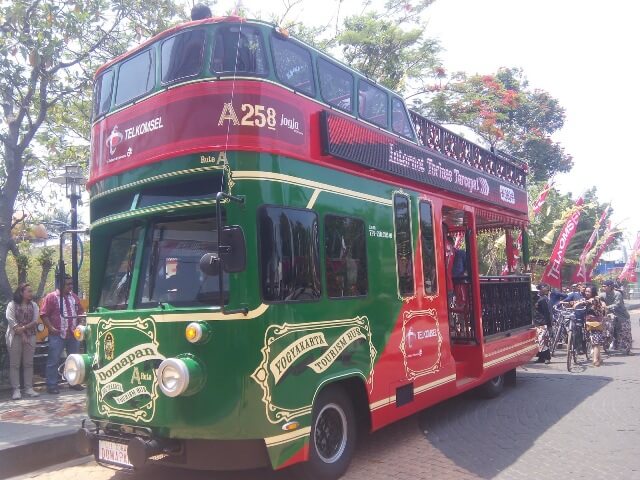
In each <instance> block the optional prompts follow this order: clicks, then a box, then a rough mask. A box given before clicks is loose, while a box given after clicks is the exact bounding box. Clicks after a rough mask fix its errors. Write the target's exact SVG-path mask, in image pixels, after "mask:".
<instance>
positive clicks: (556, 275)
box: [540, 197, 584, 288]
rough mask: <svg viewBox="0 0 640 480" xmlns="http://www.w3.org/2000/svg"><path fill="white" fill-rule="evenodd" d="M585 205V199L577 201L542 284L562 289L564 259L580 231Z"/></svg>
mask: <svg viewBox="0 0 640 480" xmlns="http://www.w3.org/2000/svg"><path fill="white" fill-rule="evenodd" d="M583 204H584V199H583V198H582V197H580V198H578V200H576V204H575V206H574V207H573V211H572V212H571V214H570V215H569V218H567V220H566V222H565V223H564V226H563V227H562V229H561V230H560V235H559V236H558V240H556V244H555V246H554V247H553V253H552V254H551V257H550V258H549V263H547V267H546V268H545V269H544V273H543V274H542V278H541V279H540V280H541V281H542V282H544V283H548V284H549V285H551V286H552V287H556V288H562V273H561V270H562V265H563V264H564V257H565V254H566V253H567V248H568V247H569V243H571V239H572V238H573V236H574V235H575V233H576V230H577V229H578V221H579V220H580V214H581V213H582V205H583Z"/></svg>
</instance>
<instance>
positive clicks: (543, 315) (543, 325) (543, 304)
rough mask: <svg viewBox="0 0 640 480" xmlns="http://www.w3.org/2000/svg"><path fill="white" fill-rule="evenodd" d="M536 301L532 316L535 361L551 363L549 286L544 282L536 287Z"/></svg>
mask: <svg viewBox="0 0 640 480" xmlns="http://www.w3.org/2000/svg"><path fill="white" fill-rule="evenodd" d="M536 288H537V289H538V301H537V302H536V309H535V312H534V316H533V323H534V325H535V327H536V332H537V334H538V360H537V361H536V363H545V364H547V365H548V364H550V363H551V350H550V346H551V334H550V332H551V324H552V315H551V305H550V304H549V292H550V291H551V287H549V285H548V284H546V283H541V284H539V285H538V286H537V287H536Z"/></svg>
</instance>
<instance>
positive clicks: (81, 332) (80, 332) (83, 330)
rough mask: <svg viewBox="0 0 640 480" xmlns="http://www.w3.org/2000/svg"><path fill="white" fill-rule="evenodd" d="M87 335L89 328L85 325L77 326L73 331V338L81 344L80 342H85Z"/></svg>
mask: <svg viewBox="0 0 640 480" xmlns="http://www.w3.org/2000/svg"><path fill="white" fill-rule="evenodd" d="M88 335H89V327H87V326H86V325H78V326H77V327H76V328H75V330H74V331H73V337H74V338H75V339H76V340H78V341H79V342H81V341H82V340H86V339H87V336H88Z"/></svg>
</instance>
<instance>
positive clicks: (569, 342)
mask: <svg viewBox="0 0 640 480" xmlns="http://www.w3.org/2000/svg"><path fill="white" fill-rule="evenodd" d="M573 349H574V347H573V332H572V331H569V333H568V334H567V371H569V372H571V360H573Z"/></svg>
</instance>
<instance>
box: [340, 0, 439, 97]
mask: <svg viewBox="0 0 640 480" xmlns="http://www.w3.org/2000/svg"><path fill="white" fill-rule="evenodd" d="M431 3H433V0H422V1H417V2H415V1H413V2H412V1H409V0H390V1H387V2H386V4H385V7H384V11H383V12H378V11H374V10H370V11H367V12H366V13H362V14H360V15H354V16H350V17H347V18H346V19H345V20H344V25H343V30H342V31H341V32H340V33H339V34H338V35H337V41H338V45H339V46H340V47H341V49H342V54H343V55H344V59H345V61H346V63H348V64H349V65H351V66H352V67H353V68H355V69H356V70H359V71H360V72H362V73H363V74H365V75H366V76H367V77H369V78H371V79H372V80H375V81H377V82H379V83H381V84H382V85H384V86H386V87H388V88H390V89H392V90H396V91H399V92H402V91H404V90H406V88H407V87H408V86H409V85H408V84H409V83H410V82H411V81H412V80H415V79H418V78H421V77H424V76H426V75H428V74H430V72H431V71H432V70H433V69H435V68H436V66H437V65H439V61H438V57H437V55H438V52H439V51H440V45H439V44H438V42H437V40H434V39H432V38H428V37H426V36H425V29H426V25H424V24H423V23H422V21H421V17H420V14H421V13H422V12H423V10H424V9H425V8H427V7H428V6H429V5H430V4H431Z"/></svg>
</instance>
